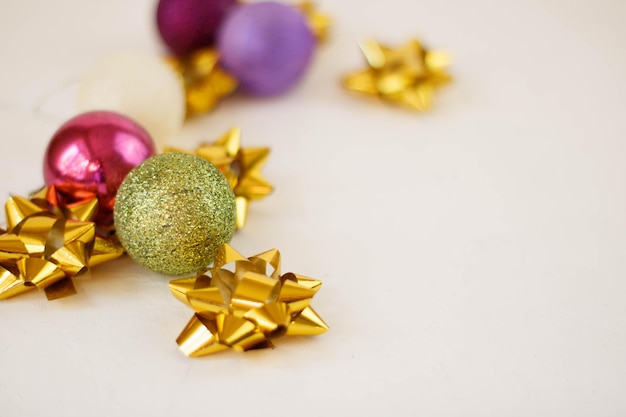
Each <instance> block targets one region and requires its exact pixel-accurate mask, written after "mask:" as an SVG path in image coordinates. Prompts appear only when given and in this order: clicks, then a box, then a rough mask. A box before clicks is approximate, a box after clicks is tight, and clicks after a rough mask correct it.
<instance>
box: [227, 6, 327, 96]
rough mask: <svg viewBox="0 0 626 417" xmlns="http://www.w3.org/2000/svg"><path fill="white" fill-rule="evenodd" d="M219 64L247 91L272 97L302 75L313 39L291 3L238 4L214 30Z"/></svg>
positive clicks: (312, 45)
mask: <svg viewBox="0 0 626 417" xmlns="http://www.w3.org/2000/svg"><path fill="white" fill-rule="evenodd" d="M217 46H218V50H219V53H220V59H221V64H222V65H223V66H224V68H225V69H226V70H227V71H228V72H230V73H231V74H232V75H234V76H235V78H237V79H238V80H239V83H240V85H241V86H242V87H243V88H244V89H245V90H246V91H248V92H250V93H253V94H257V95H264V96H267V95H274V94H280V93H284V92H285V91H287V90H289V89H290V88H291V87H292V86H293V85H294V84H295V83H296V82H297V81H298V80H299V79H300V77H301V76H302V74H304V72H305V70H306V69H307V66H308V64H309V60H310V59H311V55H312V54H313V49H314V47H315V38H314V36H313V33H312V32H311V29H310V28H309V26H308V24H307V21H306V18H305V17H304V15H303V14H302V13H301V12H300V11H299V10H297V9H296V8H295V7H292V6H287V5H284V4H280V3H274V2H263V3H255V4H250V5H245V6H239V7H237V8H236V9H234V10H233V11H232V12H231V13H230V14H229V15H228V16H227V17H226V19H224V22H223V23H222V26H221V27H220V29H219V31H218V34H217Z"/></svg>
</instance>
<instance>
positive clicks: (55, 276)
mask: <svg viewBox="0 0 626 417" xmlns="http://www.w3.org/2000/svg"><path fill="white" fill-rule="evenodd" d="M54 195H55V191H54V189H53V188H44V189H43V190H42V191H40V192H38V193H36V194H35V195H33V196H32V198H31V199H26V198H24V197H12V198H10V199H9V200H8V201H7V203H6V205H5V210H6V219H7V230H6V231H5V232H4V233H2V234H1V235H0V299H5V298H9V297H13V296H14V295H17V294H20V293H22V292H25V291H28V290H31V289H33V288H39V289H43V290H44V291H45V293H46V297H47V298H48V299H49V300H54V299H57V298H61V297H65V296H68V295H72V294H75V293H76V289H75V287H74V283H73V281H72V278H73V277H75V276H78V275H81V274H83V273H84V272H86V271H87V269H88V268H89V267H92V266H94V265H98V264H100V263H103V262H106V261H109V260H111V259H115V258H117V257H119V256H120V255H122V253H124V250H123V248H122V247H121V246H120V245H119V244H117V243H115V242H113V241H110V240H107V239H104V238H102V237H100V236H97V235H96V226H95V223H94V222H92V221H91V220H92V219H93V217H94V216H95V215H96V212H97V211H98V200H97V199H95V198H93V199H89V200H85V201H82V202H79V203H75V204H71V205H68V206H58V205H54V204H53V203H52V201H56V200H55V199H53V198H52V196H54Z"/></svg>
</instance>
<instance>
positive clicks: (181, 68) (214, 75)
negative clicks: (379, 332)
mask: <svg viewBox="0 0 626 417" xmlns="http://www.w3.org/2000/svg"><path fill="white" fill-rule="evenodd" d="M166 61H167V62H168V63H169V64H170V65H171V66H172V68H174V70H175V71H176V72H177V73H178V75H179V76H180V78H181V80H182V82H183V87H184V90H185V100H186V105H187V117H189V116H193V115H195V114H199V113H205V112H209V111H211V110H213V109H214V108H215V107H216V106H217V104H218V103H219V101H220V100H221V99H222V97H225V96H228V95H230V94H232V93H233V92H234V91H235V90H236V89H237V86H238V85H239V84H238V82H237V80H236V79H235V78H234V77H233V76H231V75H230V74H228V73H227V72H226V71H224V69H222V67H221V66H220V65H219V55H218V53H217V51H216V50H215V49H213V48H204V49H199V50H197V51H195V52H193V53H192V54H191V55H189V56H187V57H183V58H179V57H174V56H172V57H167V59H166Z"/></svg>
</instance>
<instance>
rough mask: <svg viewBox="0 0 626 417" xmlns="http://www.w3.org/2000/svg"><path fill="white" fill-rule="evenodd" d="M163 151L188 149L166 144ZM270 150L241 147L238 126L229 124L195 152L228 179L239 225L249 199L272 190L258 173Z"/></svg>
mask: <svg viewBox="0 0 626 417" xmlns="http://www.w3.org/2000/svg"><path fill="white" fill-rule="evenodd" d="M165 152H184V153H189V152H187V151H184V150H181V149H176V148H165ZM269 153H270V149H269V148H242V147H241V130H240V129H239V128H232V129H231V130H229V131H228V132H227V133H226V134H225V135H224V136H222V137H221V138H219V139H218V140H216V141H215V142H213V143H205V144H202V145H200V146H199V147H198V149H196V151H195V152H194V154H195V155H196V156H199V157H200V158H203V159H206V160H207V161H209V162H211V163H213V164H214V165H215V166H216V167H217V168H218V169H219V170H220V171H221V172H222V174H224V176H225V177H226V179H227V180H228V183H229V184H230V186H231V188H232V189H233V192H234V193H235V203H236V205H237V228H238V229H241V228H242V227H244V225H245V224H246V218H247V217H248V206H249V203H250V201H251V200H259V199H262V198H264V197H266V196H267V195H268V194H270V193H271V192H272V190H273V187H272V185H271V184H270V183H269V182H267V180H266V179H265V177H263V174H261V168H262V167H263V165H264V164H265V162H266V161H267V158H268V156H269Z"/></svg>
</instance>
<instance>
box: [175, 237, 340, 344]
mask: <svg viewBox="0 0 626 417" xmlns="http://www.w3.org/2000/svg"><path fill="white" fill-rule="evenodd" d="M321 285H322V283H321V282H320V281H318V280H316V279H312V278H307V277H304V276H302V275H298V274H294V273H291V272H289V273H286V274H282V275H281V273H280V252H279V251H278V250H276V249H272V250H269V251H266V252H263V253H260V254H258V255H255V256H251V257H249V258H246V257H244V256H243V255H241V254H240V253H239V252H237V251H236V250H235V249H234V248H232V247H231V246H230V245H228V244H225V245H223V246H222V247H220V249H219V250H218V251H217V254H216V255H215V261H214V265H213V267H212V268H211V271H210V275H208V274H206V273H201V274H199V275H198V276H195V277H189V278H181V279H176V280H173V281H171V282H170V290H171V291H172V294H173V295H174V296H175V297H176V298H178V299H179V300H180V301H182V302H183V303H185V304H187V305H188V306H190V307H191V308H192V309H193V310H194V311H195V312H196V314H195V315H194V316H193V317H192V319H191V321H190V322H189V323H188V324H187V326H186V327H185V329H184V330H183V331H182V333H181V334H180V336H179V337H178V339H177V340H176V342H177V343H178V345H179V347H180V349H181V350H182V351H183V353H185V354H186V355H188V356H202V355H207V354H210V353H216V352H219V351H222V350H225V349H229V348H232V349H235V350H238V351H246V350H250V349H259V348H266V347H272V346H273V344H272V340H273V339H276V338H278V337H281V336H284V335H300V336H311V335H318V334H321V333H324V332H326V331H327V330H328V326H327V325H326V323H324V321H323V320H322V318H321V317H320V316H319V315H318V314H317V313H316V312H315V310H313V308H312V307H311V306H310V303H311V299H312V298H313V296H314V295H315V293H316V292H317V291H318V290H319V289H320V287H321Z"/></svg>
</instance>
